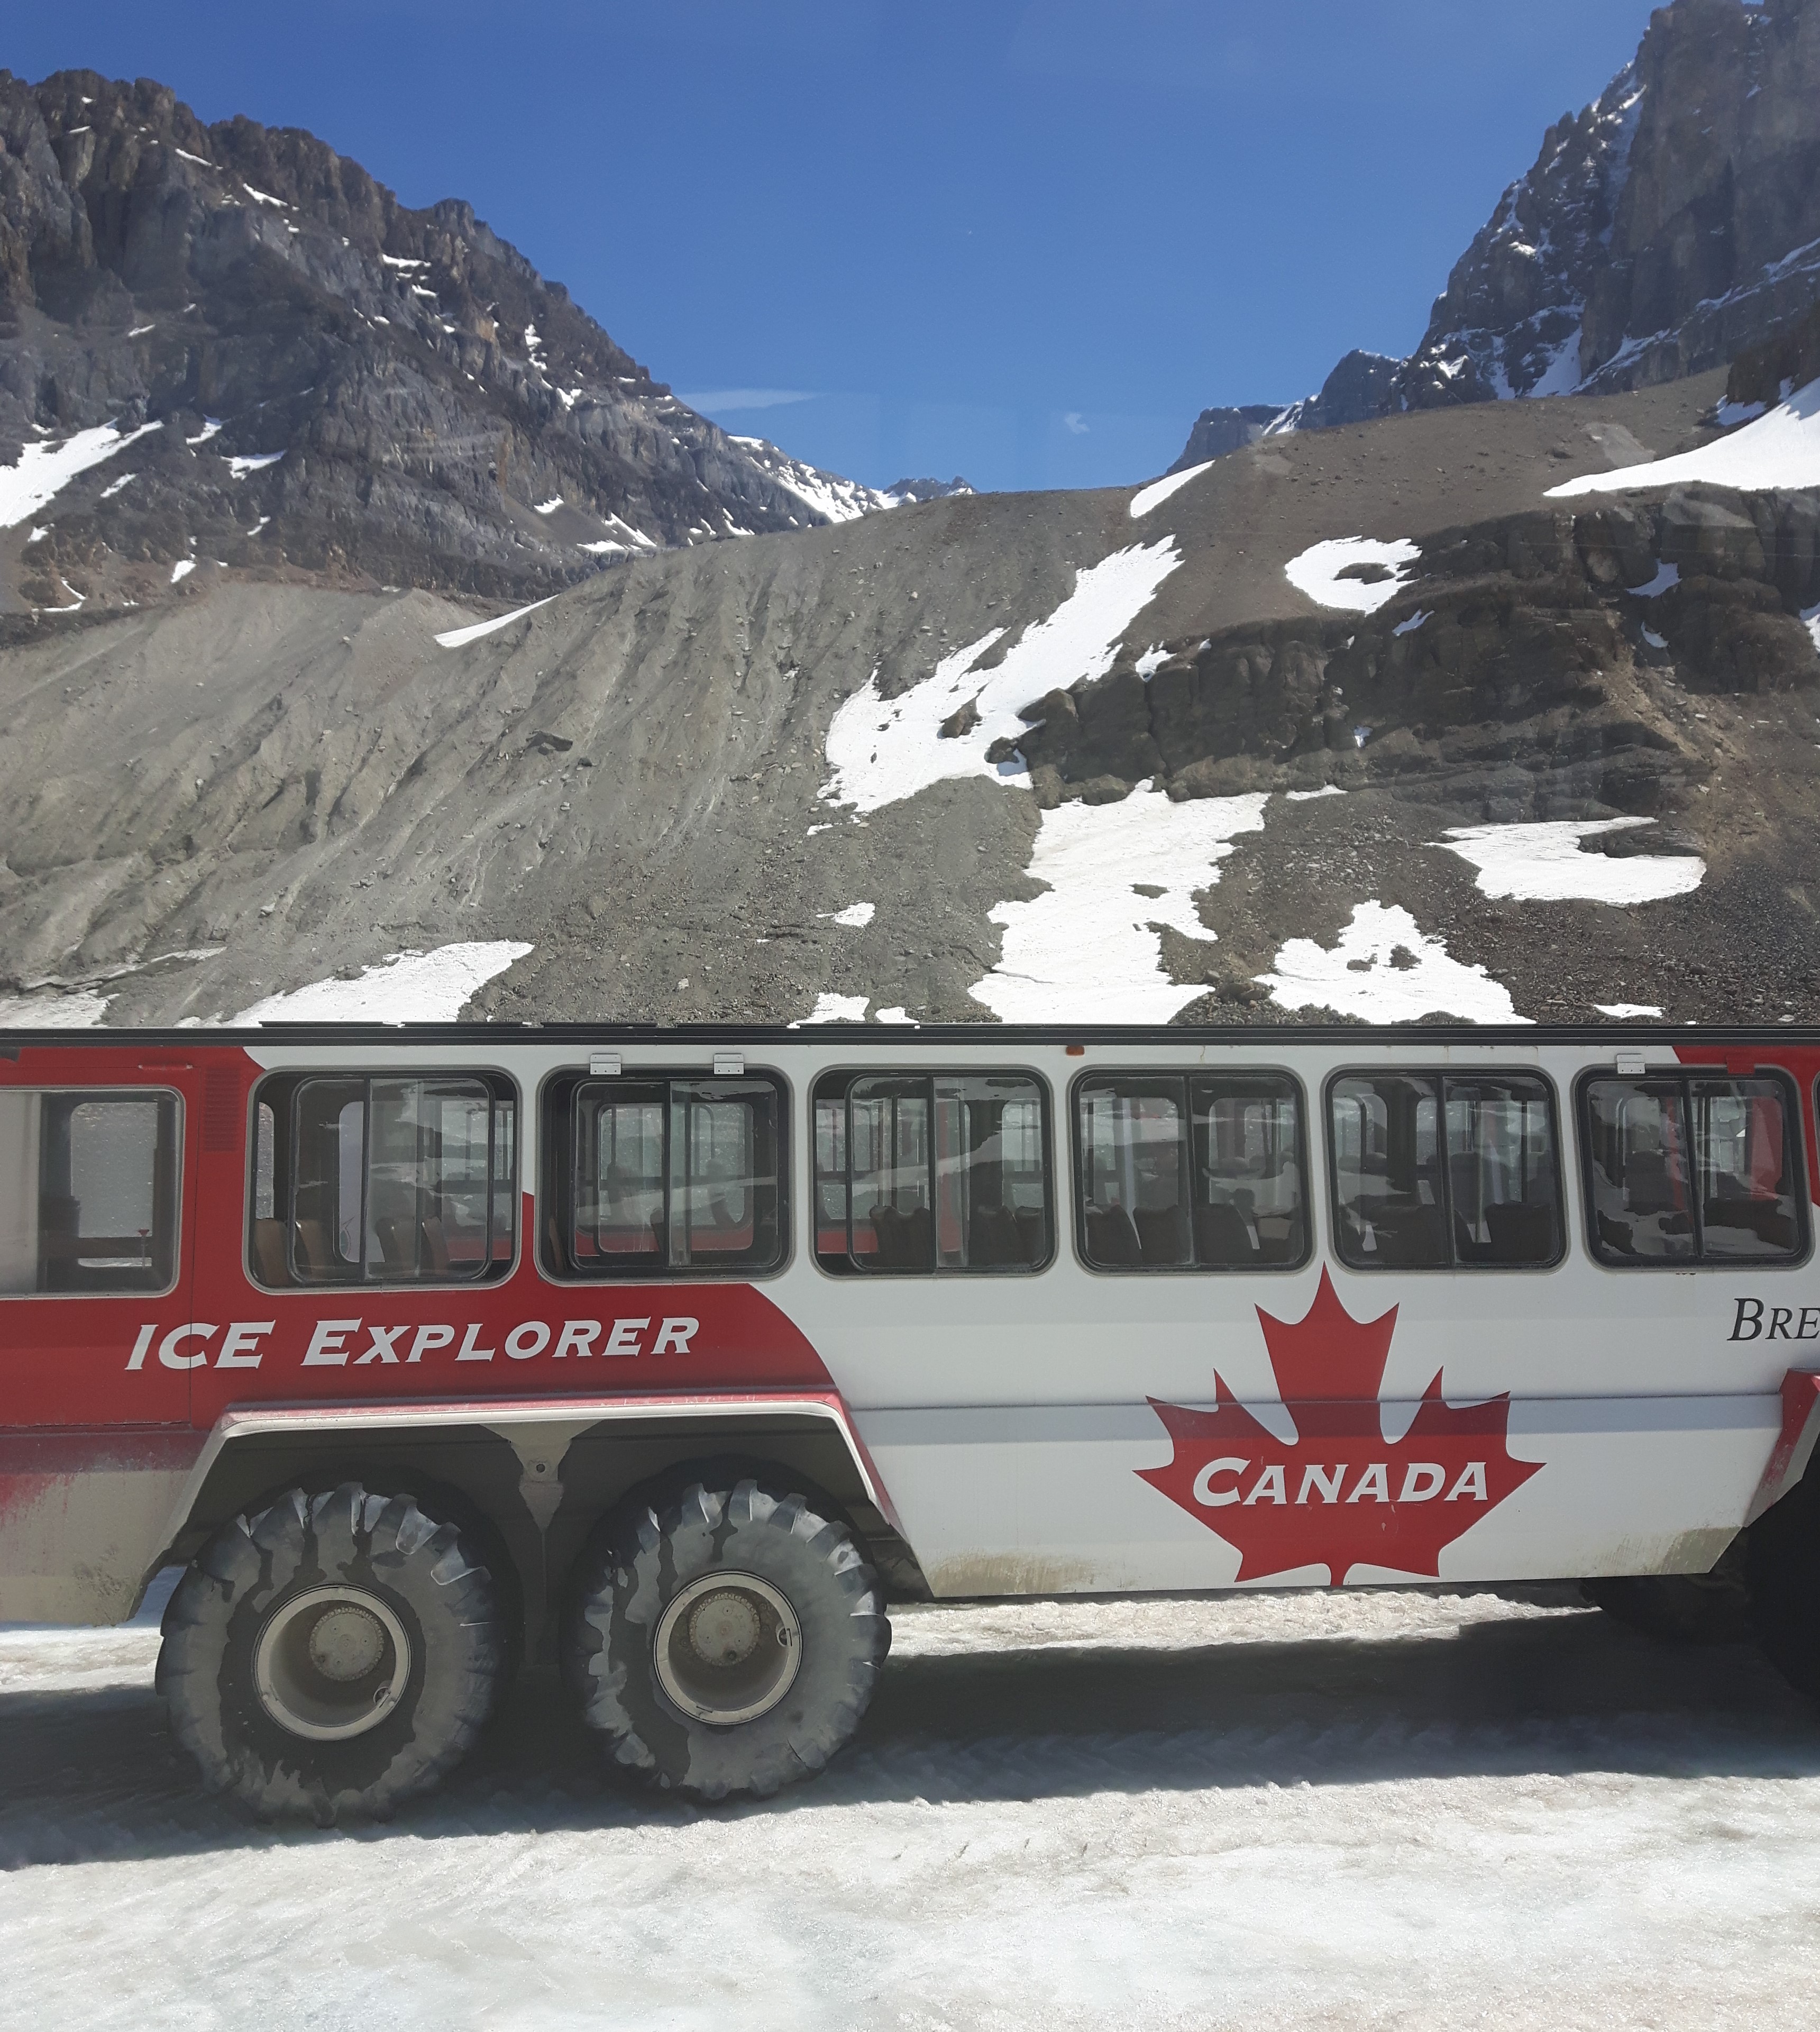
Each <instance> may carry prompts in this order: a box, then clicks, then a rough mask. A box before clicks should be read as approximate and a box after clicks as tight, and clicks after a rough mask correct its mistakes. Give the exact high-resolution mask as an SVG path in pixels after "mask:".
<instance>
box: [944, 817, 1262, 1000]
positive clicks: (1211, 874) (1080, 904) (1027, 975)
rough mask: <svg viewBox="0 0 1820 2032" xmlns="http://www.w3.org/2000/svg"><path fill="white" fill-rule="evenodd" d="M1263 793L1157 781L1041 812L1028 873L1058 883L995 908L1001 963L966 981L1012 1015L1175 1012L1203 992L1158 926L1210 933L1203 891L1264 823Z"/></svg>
mask: <svg viewBox="0 0 1820 2032" xmlns="http://www.w3.org/2000/svg"><path fill="white" fill-rule="evenodd" d="M1267 801H1268V799H1267V797H1266V795H1265V794H1263V793H1261V792H1251V793H1248V794H1245V795H1244V796H1241V797H1203V798H1197V799H1195V800H1193V801H1191V802H1188V803H1186V804H1180V805H1178V804H1172V803H1171V802H1170V801H1169V798H1168V797H1165V795H1164V794H1163V793H1162V791H1161V790H1155V789H1154V788H1153V787H1152V786H1151V784H1150V783H1148V782H1145V783H1139V784H1138V785H1137V786H1136V787H1135V788H1134V789H1133V790H1132V793H1131V794H1130V796H1129V797H1126V798H1125V799H1124V801H1122V802H1121V803H1119V804H1113V805H1086V804H1067V805H1058V806H1057V808H1056V809H1054V811H1048V812H1044V813H1043V814H1042V827H1041V829H1040V831H1039V832H1038V834H1037V836H1036V845H1035V850H1034V851H1033V852H1032V854H1031V859H1030V866H1029V868H1028V869H1027V872H1028V873H1029V874H1030V875H1031V876H1033V877H1034V878H1035V880H1038V881H1039V882H1046V883H1048V885H1049V887H1047V888H1046V890H1045V891H1043V893H1042V895H1040V896H1037V897H1035V898H1032V899H1031V901H1030V902H1011V903H1000V904H998V906H995V908H994V910H992V912H991V913H990V915H991V918H992V921H993V922H994V924H1002V925H1003V926H1004V927H1005V943H1004V947H1003V949H1002V951H1001V953H1000V956H999V960H998V965H997V966H995V967H994V969H992V971H991V972H990V973H989V974H986V976H985V977H983V979H981V980H979V981H975V982H974V984H973V985H972V988H969V990H968V993H969V994H971V995H972V997H973V999H974V1000H975V1001H976V1002H982V1003H984V1004H985V1005H986V1007H987V1008H988V1009H990V1010H991V1011H992V1013H993V1014H994V1015H995V1016H996V1017H998V1019H999V1021H1000V1022H1003V1023H1066V1022H1076V1023H1081V1022H1098V1023H1166V1022H1169V1019H1170V1018H1172V1017H1173V1016H1174V1015H1175V1014H1176V1013H1177V1010H1181V1009H1184V1008H1185V1007H1187V1006H1188V1003H1191V1002H1193V1001H1196V1000H1198V999H1199V997H1200V996H1201V995H1203V994H1205V993H1206V989H1205V988H1203V987H1202V986H1201V985H1200V984H1198V983H1195V982H1190V983H1189V984H1188V985H1187V986H1185V987H1184V986H1182V985H1180V984H1178V983H1177V982H1175V981H1171V980H1170V979H1169V976H1168V975H1167V974H1166V973H1165V972H1164V971H1163V967H1162V937H1161V936H1160V935H1159V933H1158V931H1157V929H1156V927H1157V926H1158V925H1162V924H1172V925H1173V926H1174V927H1175V928H1176V929H1177V931H1178V932H1182V933H1183V934H1184V936H1187V937H1188V938H1191V939H1207V937H1208V933H1207V929H1206V926H1205V925H1204V924H1203V923H1202V922H1201V921H1200V918H1199V915H1198V914H1197V913H1196V912H1195V902H1194V898H1195V891H1197V890H1199V889H1204V888H1206V887H1209V886H1210V884H1211V883H1215V882H1217V881H1218V880H1219V867H1218V864H1219V863H1220V862H1221V861H1222V860H1224V859H1225V857H1226V856H1227V855H1228V854H1230V853H1231V852H1232V851H1233V845H1232V842H1233V838H1234V836H1235V835H1237V834H1239V833H1246V832H1256V831H1259V829H1260V828H1261V827H1262V825H1263V823H1264V807H1265V805H1266V802H1267Z"/></svg>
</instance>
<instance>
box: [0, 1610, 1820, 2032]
mask: <svg viewBox="0 0 1820 2032" xmlns="http://www.w3.org/2000/svg"><path fill="white" fill-rule="evenodd" d="M156 1642H157V1638H156V1634H155V1631H154V1630H150V1629H137V1630H125V1631H117V1632H94V1633H88V1632H82V1633H46V1632H42V1631H32V1630H23V1631H14V1632H10V1633H0V1744H3V1745H4V1753H3V1761H0V1938H3V1939H4V1940H5V1941H6V1997H7V2005H8V2015H9V2018H10V2020H11V2022H13V2023H17V2024H21V2025H29V2024H39V2023H53V2022H54V2023H65V2022H75V2023H80V2024H82V2025H84V2026H85V2027H107V2026H131V2027H132V2028H134V2032H138V2028H140V2027H166V2026H173V2027H174V2026H182V2027H184V2028H186V2032H188V2029H189V2028H196V2029H197V2032H215V2029H216V2028H223V2032H225V2029H226V2028H238V2027H242V2026H248V2025H255V2024H258V2025H267V2026H274V2027H289V2026H304V2025H307V2026H311V2027H312V2028H319V2032H340V2028H342V2027H349V2028H352V2027H356V2026H357V2027H360V2032H367V2028H368V2027H370V2026H373V2025H375V2024H384V2025H386V2026H393V2027H398V2028H407V2029H408V2028H412V2027H416V2026H425V2027H431V2026H434V2027H436V2028H438V2032H440V2028H442V2027H468V2026H475V2027H487V2028H498V2032H517V2028H520V2027H522V2028H525V2032H529V2028H531V2027H533V2026H535V2027H537V2028H538V2032H546V2028H558V2029H559V2032H560V2029H562V2028H569V2027H581V2026H587V2027H611V2028H622V2027H623V2028H637V2032H654V2028H655V2032H685V2028H694V2027H696V2026H703V2027H706V2026H716V2027H718V2026H725V2025H728V2024H737V2025H739V2026H742V2027H748V2028H751V2032H770V2028H773V2027H776V2028H786V2027H787V2028H790V2032H804V2028H807V2032H821V2028H824V2027H825V2028H830V2032H834V2028H841V2032H845V2028H863V2029H864V2032H870V2028H875V2027H877V2028H913V2032H924V2028H928V2032H934V2028H936V2027H954V2028H974V2027H980V2028H989V2029H990V2032H1010V2028H1017V2027H1024V2026H1044V2027H1093V2028H1096V2032H1098V2028H1102V2027H1133V2028H1135V2027H1139V2026H1142V2027H1144V2028H1146V2032H1154V2028H1164V2027H1189V2026H1192V2027H1196V2028H1200V2027H1225V2026H1235V2027H1236V2026H1245V2027H1247V2028H1251V2027H1257V2026H1264V2027H1296V2028H1298V2032H1301V2028H1307V2027H1332V2028H1340V2027H1344V2028H1347V2032H1352V2028H1359V2027H1364V2028H1376V2027H1389V2026H1396V2027H1397V2028H1400V2032H1408V2029H1409V2028H1422V2027H1429V2026H1435V2027H1439V2026H1447V2027H1453V2026H1468V2025H1496V2026H1500V2027H1532V2026H1533V2027H1547V2028H1550V2032H1576V2029H1577V2028H1582V2027H1584V2028H1589V2032H1590V2028H1592V2027H1595V2026H1597V2027H1601V2028H1606V2027H1613V2026H1654V2027H1673V2028H1678V2027H1682V2026H1700V2027H1702V2028H1721V2032H1725V2028H1731V2027H1739V2028H1743V2027H1745V2026H1751V2027H1753V2028H1754V2027H1755V2026H1758V2025H1760V2024H1762V2023H1799V2022H1804V2020H1805V2017H1806V2015H1807V2011H1808V2000H1810V1999H1811V1995H1812V1974H1813V1968H1814V1956H1815V1949H1816V1937H1815V1926H1816V1923H1817V1922H1816V1918H1815V1908H1814V1890H1813V1887H1814V1882H1815V1880H1816V1875H1817V1873H1820V1717H1817V1716H1815V1714H1814V1711H1813V1709H1811V1707H1810V1706H1809V1705H1807V1704H1806V1703H1804V1702H1803V1701H1800V1700H1799V1699H1798V1698H1796V1696H1795V1695H1793V1694H1791V1693H1789V1692H1788V1690H1787V1689H1786V1688H1785V1687H1784V1686H1783V1685H1782V1683H1781V1681H1780V1680H1778V1679H1777V1678H1776V1677H1775V1676H1774V1675H1773V1673H1771V1672H1770V1669H1769V1668H1768V1667H1767V1666H1766V1665H1765V1664H1762V1662H1761V1661H1760V1660H1758V1657H1756V1655H1755V1653H1753V1652H1751V1651H1750V1650H1749V1649H1745V1648H1744V1647H1720V1648H1717V1649H1680V1648H1673V1647H1669V1646H1667V1645H1658V1644H1656V1643H1654V1642H1651V1641H1650V1640H1648V1639H1647V1638H1642V1637H1639V1636H1636V1635H1635V1634H1632V1633H1630V1632H1628V1631H1626V1630H1624V1629H1622V1628H1620V1627H1618V1626H1617V1625H1616V1624H1614V1623H1611V1622H1610V1621H1609V1620H1608V1619H1606V1617H1604V1616H1601V1615H1600V1614H1598V1612H1595V1611H1591V1610H1586V1609H1583V1608H1579V1607H1578V1606H1577V1605H1576V1599H1575V1597H1573V1596H1572V1594H1571V1593H1568V1592H1567V1591H1565V1590H1557V1591H1549V1590H1542V1589H1531V1590H1527V1591H1524V1592H1523V1593H1520V1594H1519V1595H1515V1596H1509V1597H1505V1596H1499V1595H1495V1594H1467V1595H1459V1596H1445V1595H1425V1594H1418V1593H1394V1592H1393V1593H1381V1594H1367V1593H1357V1594H1352V1595H1348V1596H1311V1597H1286V1596H1269V1595H1265V1596H1259V1595H1251V1596H1248V1597H1244V1598H1241V1599H1236V1600H1231V1601H1224V1602H1221V1601H1203V1602H1189V1603H1173V1602H1140V1603H1084V1602H1083V1603H1062V1604H1008V1605H1003V1606H998V1607H988V1608H949V1609H924V1610H917V1611H911V1612H900V1614H899V1616H898V1618H897V1643H896V1645H895V1648H894V1649H893V1655H892V1658H891V1660H890V1661H889V1664H888V1666H887V1668H886V1675H885V1677H884V1680H883V1682H882V1686H881V1688H880V1691H879V1694H878V1698H877V1700H876V1701H875V1703H874V1705H873V1708H872V1710H871V1714H870V1715H869V1716H868V1717H867V1721H866V1724H865V1726H864V1728H863V1731H862V1732H861V1735H860V1739H859V1741H858V1742H857V1743H856V1745H855V1746H854V1747H853V1748H852V1750H850V1751H849V1752H848V1754H846V1756H845V1757H843V1758H842V1759H841V1761H840V1762H839V1763H838V1764H837V1765H836V1766H835V1767H834V1769H833V1770H832V1771H831V1772H830V1773H829V1774H828V1775H827V1776H826V1777H824V1778H822V1780H819V1781H817V1782H815V1783H813V1784H809V1785H807V1786H804V1787H801V1788H800V1789H799V1790H797V1791H794V1792H792V1793H789V1794H786V1795H783V1796H781V1797H780V1798H779V1799H777V1800H775V1801H773V1802H770V1803H769V1804H759V1805H746V1806H732V1807H716V1808H710V1809H697V1808H692V1807H688V1806H682V1805H680V1804H677V1803H674V1802H652V1801H648V1800H646V1799H640V1798H636V1797H628V1795H625V1794H623V1793H621V1792H620V1791H617V1790H615V1789H614V1788H613V1787H611V1786H610V1784H608V1783H607V1782H606V1780H605V1779H604V1778H603V1777H602V1773H601V1770H600V1768H599V1762H598V1760H597V1757H596V1755H595V1752H594V1750H593V1746H592V1745H591V1743H589V1741H588V1740H587V1738H586V1736H585V1735H584V1732H583V1731H580V1730H579V1729H577V1728H575V1727H573V1726H572V1724H569V1722H568V1721H567V1720H566V1719H565V1718H563V1716H562V1713H561V1709H560V1708H558V1707H557V1706H556V1705H554V1704H547V1705H546V1703H545V1701H544V1700H543V1697H542V1695H541V1693H540V1692H539V1693H538V1694H535V1695H527V1696H524V1697H520V1698H519V1699H517V1701H515V1703H514V1705H513V1707H512V1708H511V1709H509V1711H508V1713H507V1714H506V1715H505V1716H504V1717H503V1719H502V1724H501V1725H500V1726H499V1727H498V1729H497V1730H496V1731H495V1732H494V1735H493V1737H492V1738H491V1739H490V1742H489V1743H488V1744H487V1746H486V1747H485V1748H484V1749H483V1752H482V1753H481V1754H479V1756H478V1757H476V1759H474V1760H473V1761H472V1762H471V1763H470V1764H469V1765H468V1766H467V1767H465V1768H464V1770H463V1771H461V1772H459V1773H458V1774H457V1776H456V1778H455V1779H454V1780H453V1782H452V1784H451V1785H450V1786H449V1788H448V1789H447V1790H446V1791H444V1792H443V1793H442V1795H440V1796H439V1797H438V1798H437V1799H434V1800H431V1801H427V1802H424V1803H423V1804H422V1805H421V1806H417V1807H416V1808H414V1809H410V1810H406V1811H405V1812H404V1813H401V1815H400V1816H399V1817H398V1819H397V1821H395V1822H393V1824H392V1825H390V1826H389V1827H382V1828H363V1829H348V1830H344V1831H331V1832H316V1831H315V1830H313V1829H289V1828H285V1829H277V1830H274V1829H261V1828H256V1827H255V1826H253V1825H251V1824H250V1823H248V1821H246V1820H245V1819H244V1818H243V1817H242V1816H241V1813H239V1812H237V1810H233V1809H230V1808H229V1807H227V1806H223V1805H221V1804H218V1803H217V1802H213V1801H211V1800H208V1799H203V1798H202V1797H200V1795H197V1794H196V1793H195V1792H194V1791H192V1788H191V1785H190V1782H189V1777H188V1772H187V1770H186V1769H185V1765H183V1763H182V1762H181V1760H180V1758H179V1757H178V1755H177V1753H176V1751H175V1750H174V1748H173V1745H172V1743H171V1741H170V1737H169V1735H168V1734H167V1732H166V1727H165V1723H164V1718H163V1713H162V1705H161V1703H160V1702H159V1700H158V1699H157V1698H156V1696H155V1694H153V1692H152V1690H151V1664H152V1659H153V1656H154V1653H155V1647H156Z"/></svg>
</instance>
